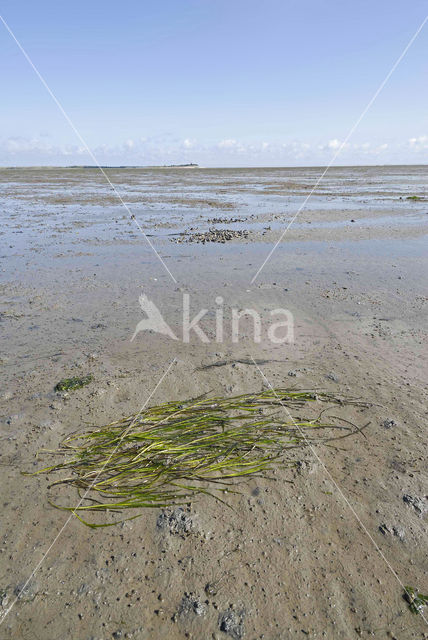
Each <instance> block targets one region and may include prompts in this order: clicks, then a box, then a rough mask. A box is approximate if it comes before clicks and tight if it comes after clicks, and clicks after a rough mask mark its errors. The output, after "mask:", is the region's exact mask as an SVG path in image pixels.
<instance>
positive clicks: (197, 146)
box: [0, 133, 428, 166]
mask: <svg viewBox="0 0 428 640" xmlns="http://www.w3.org/2000/svg"><path fill="white" fill-rule="evenodd" d="M340 146H341V142H340V140H339V139H338V138H333V139H330V140H327V141H326V142H324V143H322V142H321V143H310V142H308V141H301V140H291V141H288V142H284V141H278V140H271V141H269V140H263V141H259V142H251V143H250V142H246V141H242V140H239V139H237V138H225V139H223V140H220V141H218V142H216V141H213V142H211V143H210V144H208V143H201V142H199V141H198V140H196V139H194V138H191V137H190V136H189V137H185V138H178V137H176V136H174V135H172V134H171V133H160V134H157V135H153V136H150V137H139V136H135V137H133V138H128V139H127V140H125V141H124V142H123V143H120V144H117V145H109V144H100V145H98V146H97V147H95V148H94V149H93V151H94V154H95V156H96V158H97V159H98V161H99V162H100V164H103V165H104V164H107V165H108V164H110V165H124V164H130V165H154V164H155V165H157V164H160V165H162V164H182V163H188V162H196V163H199V164H201V165H204V166H222V165H224V166H233V165H237V164H238V165H253V166H254V165H255V166H257V165H258V164H261V165H264V166H266V165H283V166H284V165H285V166H286V165H293V164H297V165H305V164H306V165H309V164H319V165H323V164H325V163H326V162H328V161H329V160H330V159H331V155H332V153H334V152H335V151H337V149H339V148H340ZM426 149H428V136H427V135H420V136H415V137H413V138H410V139H409V140H407V141H405V142H402V143H397V142H392V143H391V142H390V141H388V142H386V141H385V142H383V141H376V143H373V142H367V141H366V142H361V143H358V142H357V143H352V144H350V143H347V144H346V145H345V147H344V149H342V151H341V154H340V156H339V158H338V162H337V164H339V163H340V162H343V163H349V164H352V163H356V164H358V163H359V164H364V163H370V159H371V158H373V161H374V162H378V161H379V160H382V162H395V163H397V162H398V163H400V162H409V163H411V162H412V157H414V156H415V154H416V153H419V154H420V153H421V152H426ZM418 162H420V158H418ZM87 163H88V164H93V162H92V160H91V158H90V157H89V156H88V154H87V152H86V150H85V149H84V148H83V147H82V146H79V145H58V144H54V143H53V141H52V139H51V137H47V136H43V137H42V136H38V137H23V136H15V137H9V138H7V139H4V140H2V141H1V140H0V164H1V165H3V166H5V165H6V166H10V165H25V164H52V165H55V164H57V165H72V164H87Z"/></svg>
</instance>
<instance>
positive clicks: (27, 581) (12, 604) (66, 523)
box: [0, 358, 177, 626]
mask: <svg viewBox="0 0 428 640" xmlns="http://www.w3.org/2000/svg"><path fill="white" fill-rule="evenodd" d="M176 361H177V359H176V358H174V359H173V360H172V362H170V364H169V366H168V369H167V370H166V371H165V373H164V374H163V375H162V377H161V379H160V380H159V381H158V383H157V384H156V386H155V388H154V389H153V391H152V392H151V393H150V395H149V397H148V398H147V400H146V401H145V402H144V404H143V406H142V407H141V409H140V410H139V411H138V413H137V414H136V415H135V417H134V420H133V421H132V423H131V424H130V425H129V427H128V428H127V429H125V431H124V432H123V434H122V435H121V437H120V440H119V442H118V444H117V445H116V447H115V449H114V450H113V451H112V452H111V454H110V455H109V457H108V458H107V460H106V461H105V463H104V464H103V465H102V467H101V469H100V470H99V471H98V473H97V475H96V476H95V478H94V480H93V482H92V484H91V485H90V486H89V487H88V488H87V489H86V491H85V493H84V494H83V496H82V497H81V498H80V500H79V502H78V503H77V505H76V506H75V507H74V509H73V511H72V512H71V513H70V515H69V516H68V518H67V520H66V521H65V522H64V524H63V525H62V527H61V529H60V530H59V531H58V533H57V534H56V536H55V538H54V539H53V541H52V542H51V544H50V545H49V547H48V548H47V549H46V551H45V553H44V554H43V556H42V558H41V560H39V562H38V563H37V564H36V566H35V568H34V569H33V571H32V573H31V575H30V577H29V578H28V579H27V580H26V581H25V583H24V585H23V587H22V588H21V589H20V591H19V593H18V595H17V596H16V598H15V599H14V600H13V602H12V603H11V605H10V606H9V607H8V608H7V609H6V611H5V612H4V613H3V616H2V618H1V619H0V626H1V625H2V624H3V622H4V620H5V618H6V616H7V615H8V614H9V613H10V611H11V610H12V609H13V607H14V606H15V604H16V603H17V601H18V600H19V596H20V595H21V593H23V591H24V590H25V588H26V587H27V585H28V584H29V582H30V581H31V580H32V579H33V578H34V576H35V575H36V573H37V571H38V570H39V569H40V567H41V566H42V564H43V562H44V561H45V559H46V557H47V556H48V554H49V552H50V550H51V549H52V547H53V546H54V545H55V543H56V542H57V541H58V539H59V538H60V536H61V535H62V533H63V532H64V531H65V529H66V528H67V526H68V524H69V522H70V520H71V519H72V517H73V515H74V512H75V511H76V509H78V508H79V507H80V505H81V504H82V502H83V501H84V499H85V498H86V496H87V495H88V493H89V491H90V490H91V489H92V487H93V486H94V484H95V483H96V481H97V480H98V477H99V476H100V474H101V473H102V471H103V469H104V468H105V466H106V465H107V464H108V463H109V461H110V460H111V458H112V456H113V455H114V454H115V453H116V451H117V449H118V448H119V446H120V443H121V442H122V440H123V438H124V437H125V436H126V434H127V433H129V430H130V429H131V427H133V426H134V424H135V422H136V420H137V419H138V418H139V416H140V414H141V412H142V411H144V409H145V407H146V406H147V403H148V402H150V399H151V398H152V396H153V395H154V393H155V392H156V390H157V388H158V387H159V385H160V384H161V383H162V382H163V380H164V378H165V377H166V375H167V374H168V373H169V371H170V369H171V367H172V365H173V364H174V363H175V362H176Z"/></svg>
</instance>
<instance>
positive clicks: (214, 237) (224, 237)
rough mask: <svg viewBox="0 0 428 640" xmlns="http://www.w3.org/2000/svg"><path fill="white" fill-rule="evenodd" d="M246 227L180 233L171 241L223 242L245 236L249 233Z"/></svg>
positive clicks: (179, 242)
mask: <svg viewBox="0 0 428 640" xmlns="http://www.w3.org/2000/svg"><path fill="white" fill-rule="evenodd" d="M249 233H250V232H249V231H248V229H213V228H211V229H209V230H208V231H201V232H198V233H186V232H185V233H182V234H180V236H178V238H174V239H173V240H172V242H176V243H178V244H181V243H185V242H188V243H189V242H196V243H202V244H205V243H206V242H220V243H222V244H224V243H225V242H228V241H229V240H233V239H235V238H247V237H248V235H249Z"/></svg>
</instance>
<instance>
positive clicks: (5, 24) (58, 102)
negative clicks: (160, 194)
mask: <svg viewBox="0 0 428 640" xmlns="http://www.w3.org/2000/svg"><path fill="white" fill-rule="evenodd" d="M0 20H1V21H2V22H3V24H4V26H5V27H6V29H7V31H8V32H9V33H10V35H11V36H12V38H13V39H14V40H15V42H16V44H17V45H18V47H19V49H20V51H21V52H22V54H23V56H24V57H25V59H26V60H27V62H28V63H29V65H30V66H31V68H32V69H33V71H34V73H35V74H36V76H37V77H38V78H39V80H40V82H41V83H42V84H43V86H44V87H45V89H46V91H47V92H48V93H49V95H50V96H51V98H52V100H53V101H54V102H55V104H56V106H57V107H58V109H59V110H60V111H61V113H62V115H63V116H64V118H65V119H66V120H67V122H68V124H69V125H70V127H71V128H72V129H73V131H74V133H75V134H76V136H77V137H78V138H79V140H80V142H81V143H82V145H83V146H84V147H85V149H86V151H87V152H88V154H89V155H90V157H91V158H92V160H93V161H94V162H95V165H96V166H97V168H98V169H99V170H100V171H101V173H102V175H103V176H104V178H105V179H106V180H107V182H108V184H109V185H110V187H111V188H112V190H113V192H114V194H115V195H116V196H117V198H118V200H119V201H120V203H121V204H122V205H123V206H124V207H125V209H126V211H127V212H128V214H129V216H130V218H131V220H133V221H134V223H135V225H136V226H137V228H138V230H139V231H140V233H141V234H142V235H143V237H144V239H145V241H146V242H147V244H148V245H149V247H150V248H151V249H152V251H153V252H154V253H155V255H156V257H157V258H158V259H159V260H160V262H161V263H162V265H163V267H164V268H165V270H166V271H167V272H168V274H169V276H170V277H171V278H172V280H173V281H174V282H175V283H177V280H176V279H175V278H174V276H173V275H172V273H171V271H170V270H169V269H168V267H167V265H166V264H165V262H164V260H163V258H162V257H161V256H160V254H159V253H158V252H157V250H156V249H155V247H154V245H153V244H152V242H151V241H150V239H149V238H148V236H147V235H146V234H145V233H144V231H143V229H142V228H141V225H140V223H139V222H138V220H137V218H136V217H135V215H134V214H133V213H132V211H131V210H130V208H129V207H128V205H127V204H126V203H125V202H124V200H123V198H122V196H121V195H120V193H119V192H118V190H117V189H116V187H115V186H114V184H113V183H112V182H111V180H110V178H109V177H108V175H107V174H106V172H105V171H104V169H103V168H102V166H101V165H100V163H99V162H98V160H97V159H96V157H95V155H94V153H93V151H92V150H91V149H90V148H89V146H88V145H87V143H86V141H85V140H84V139H83V137H82V135H81V134H80V132H79V131H78V129H77V128H76V126H75V125H74V123H73V121H72V120H71V118H70V117H69V115H68V114H67V112H66V111H65V109H64V107H63V106H62V104H61V103H60V101H59V100H58V98H57V97H56V95H55V94H54V93H53V91H52V90H51V88H50V87H49V85H48V83H47V82H46V80H45V79H44V77H43V76H42V74H41V73H40V71H39V70H38V69H37V67H36V65H35V64H34V63H33V61H32V60H31V58H30V56H29V55H28V53H27V52H26V51H25V49H24V47H23V46H22V44H21V43H20V42H19V40H18V38H17V37H16V36H15V34H14V33H13V31H12V29H11V28H10V27H9V25H8V24H7V22H6V20H5V19H4V18H3V16H2V15H0Z"/></svg>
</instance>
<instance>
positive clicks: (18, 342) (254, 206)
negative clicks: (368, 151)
mask: <svg viewBox="0 0 428 640" xmlns="http://www.w3.org/2000/svg"><path fill="white" fill-rule="evenodd" d="M322 170H323V169H322V168H316V167H312V168H272V169H269V168H260V169H204V168H181V169H178V168H147V169H145V168H141V169H138V168H132V169H131V168H129V169H126V168H124V169H106V170H105V171H106V174H107V175H108V178H109V180H110V181H111V183H112V184H113V185H114V187H115V189H116V190H117V193H118V194H119V195H120V197H121V198H122V201H123V202H120V201H119V199H118V196H117V194H116V193H115V192H114V191H113V190H112V188H111V186H110V185H109V184H108V182H107V181H106V179H105V178H104V177H103V175H102V174H101V173H100V172H99V171H98V170H97V169H92V168H88V169H83V168H78V167H77V168H69V169H60V168H41V167H40V168H11V169H0V191H1V195H2V208H1V218H2V225H1V228H0V237H1V250H0V276H1V278H0V329H1V332H2V350H1V354H0V371H1V377H2V384H1V395H0V402H1V409H0V437H1V440H2V456H1V458H2V464H1V466H0V473H1V487H2V498H3V510H2V533H1V535H2V538H1V547H0V550H1V556H0V567H1V571H0V577H1V581H0V613H5V612H7V611H8V609H9V607H10V606H11V604H13V608H12V609H11V610H10V612H8V614H7V616H6V618H5V619H4V622H3V624H2V626H1V627H0V636H1V638H5V640H8V639H9V638H10V639H12V638H13V639H15V638H23V639H28V640H29V639H30V638H40V639H41V638H43V639H45V638H46V639H48V638H49V639H50V638H52V639H54V638H55V639H56V638H79V639H80V638H82V639H88V640H89V639H90V638H91V639H93V640H95V639H96V640H107V639H110V638H141V639H143V640H145V639H150V640H153V639H154V640H156V639H158V638H159V639H161V638H165V637H167V636H170V637H172V638H195V639H198V640H199V639H205V638H213V639H214V638H216V639H218V640H221V639H222V638H224V639H225V640H227V639H228V638H238V639H239V638H248V639H251V640H255V639H256V638H268V639H275V640H276V639H278V640H280V639H281V640H282V639H287V640H288V639H289V638H299V637H310V638H343V639H346V640H348V639H349V638H352V637H362V638H369V637H376V638H398V639H400V640H402V639H404V640H406V639H407V638H409V639H410V638H417V639H419V638H424V637H425V638H426V637H428V635H427V627H426V624H425V622H424V619H423V617H422V616H421V615H420V614H414V613H412V612H411V611H410V610H409V604H408V602H406V599H405V598H404V597H403V595H404V592H403V585H411V586H412V587H413V588H415V589H416V590H417V591H418V592H421V593H427V591H428V563H427V555H426V535H427V519H426V518H427V508H428V500H427V497H426V496H427V459H426V452H427V444H428V443H427V441H428V436H427V390H426V380H427V373H428V365H427V359H426V340H427V331H428V327H427V322H426V317H427V300H428V291H427V284H426V283H427V266H428V254H427V246H428V243H427V236H428V174H427V171H426V167H422V166H421V167H418V166H395V167H338V168H332V169H331V170H330V171H329V172H328V173H327V175H326V177H325V178H324V179H323V180H322V181H321V183H320V185H319V187H318V188H317V189H316V190H315V191H314V192H313V193H311V191H312V188H313V186H314V184H315V182H316V180H317V179H318V177H319V175H320V174H321V173H322ZM308 196H310V197H309V199H307V198H308ZM306 199H307V201H306ZM124 204H125V205H126V206H124ZM302 205H303V208H302V210H301V211H300V212H299V209H300V207H302ZM298 212H299V213H298ZM296 213H298V215H297V216H296ZM131 216H135V218H133V217H131ZM290 222H292V224H291V226H290V227H289V228H288V229H287V227H288V225H289V224H290ZM142 232H144V233H142ZM275 246H276V248H275V250H274V251H273V253H272V255H271V256H270V258H269V259H268V260H267V261H266V259H267V258H268V256H269V254H270V252H271V251H272V248H273V247H275ZM265 261H266V262H265ZM264 263H265V264H264ZM263 264H264V266H263V267H262V265H263ZM261 267H262V268H261ZM141 296H145V298H146V299H148V300H149V301H150V302H151V303H152V304H153V305H155V307H156V308H157V310H158V311H159V312H160V314H161V316H162V319H163V320H164V321H165V322H166V323H167V325H168V328H169V330H170V333H169V334H168V332H163V333H159V332H156V331H153V330H151V331H147V330H141V331H137V332H136V327H137V326H138V323H139V322H141V321H142V320H143V319H144V317H145V314H144V312H143V309H142V306H141V304H140V297H141ZM186 305H187V307H186ZM186 309H187V312H188V315H189V318H190V320H191V319H193V318H194V317H195V316H197V314H198V313H199V312H200V311H201V310H203V311H204V314H203V316H202V317H201V320H200V322H199V324H198V326H199V327H200V329H201V331H202V334H203V336H204V339H201V334H200V333H198V332H197V331H195V330H193V329H192V330H190V331H189V339H188V340H186V339H185V338H186V332H185V326H184V325H185V324H186V318H185V313H186ZM245 309H252V310H254V311H255V312H256V313H257V314H258V317H259V318H260V335H259V339H257V340H255V335H256V334H255V324H254V318H253V317H252V316H251V315H248V314H247V315H243V317H242V319H241V320H240V323H239V331H238V332H237V334H236V335H234V334H233V326H232V317H233V314H234V313H237V312H242V311H243V310H245ZM278 309H285V310H287V311H288V312H289V313H290V314H291V317H292V322H293V336H292V338H293V339H292V340H291V339H290V340H289V341H287V342H282V343H275V342H272V340H271V339H270V337H271V336H272V333H271V334H269V327H271V326H272V319H273V317H274V315H273V314H274V312H275V311H276V310H278ZM220 320H221V322H220ZM220 328H221V332H220V331H219V329H220ZM220 333H221V335H220ZM134 334H135V335H134ZM256 337H257V335H256ZM132 338H133V339H132ZM236 338H237V339H236ZM253 359H254V361H255V362H256V363H259V364H257V365H254V364H252V361H253ZM165 374H166V375H165ZM73 379H76V380H77V379H79V380H82V379H85V380H88V381H90V383H88V384H86V383H85V384H84V385H81V386H79V385H77V387H78V388H77V387H76V388H73V389H72V388H70V389H68V390H67V389H61V388H58V386H57V385H58V384H59V383H60V382H61V381H64V380H66V381H69V380H73ZM269 385H271V386H272V387H274V388H278V387H279V388H290V387H293V388H294V389H306V390H308V389H309V390H319V391H325V392H328V393H331V394H334V395H335V396H340V395H343V396H344V397H345V396H346V397H353V398H358V399H359V400H361V401H362V403H363V405H364V406H363V405H352V406H343V407H337V406H334V407H332V409H331V410H330V411H329V414H328V415H331V416H339V418H341V419H343V420H348V421H349V422H351V423H352V424H357V425H360V426H365V425H368V426H367V427H366V428H365V429H364V431H363V433H356V434H355V435H352V437H347V438H346V439H343V440H342V441H338V442H337V443H335V444H334V443H331V445H327V444H326V443H320V444H316V445H315V446H314V447H307V448H306V449H304V450H303V451H299V453H298V454H296V458H295V464H294V465H293V466H290V465H287V466H281V465H276V466H274V468H273V469H272V470H271V472H270V473H269V474H267V476H266V475H263V476H260V477H252V478H250V479H247V480H246V481H245V482H242V483H240V484H239V486H237V490H238V492H237V493H233V492H231V493H229V494H228V495H227V500H226V502H227V505H225V504H224V503H222V502H219V501H216V500H215V499H213V498H211V497H210V496H206V495H198V496H197V497H196V498H195V499H192V501H189V502H186V503H184V504H180V505H173V506H171V507H169V508H165V509H162V508H159V507H154V508H147V509H145V510H144V513H143V514H142V515H141V517H139V518H138V519H136V520H132V521H127V522H124V523H122V524H119V525H116V526H112V527H107V528H100V529H89V528H87V527H85V526H84V525H83V524H82V523H81V522H80V521H79V520H78V519H77V518H75V517H71V519H70V521H69V522H68V523H67V526H66V527H65V529H64V530H63V532H62V533H61V535H60V538H59V539H58V540H57V542H56V543H55V544H54V546H53V547H52V548H51V549H50V551H49V553H48V555H47V556H46V558H45V559H44V560H43V561H42V559H43V558H44V555H45V552H46V551H47V549H48V548H49V547H50V545H51V543H52V542H53V541H54V539H55V537H56V535H57V534H58V532H59V531H60V530H61V527H62V526H63V525H64V524H65V523H66V522H67V519H68V518H69V513H67V512H62V511H59V510H57V509H55V508H53V507H52V506H51V505H50V504H49V502H48V497H49V491H48V485H49V483H50V481H51V478H48V477H46V476H44V475H39V476H35V477H30V476H27V475H22V471H26V472H31V471H36V470H37V469H39V468H41V467H42V466H43V464H45V465H46V464H48V463H52V464H53V462H54V460H53V459H52V456H51V457H49V456H48V455H46V454H45V457H42V456H40V457H37V453H38V452H40V451H41V450H46V449H47V450H55V449H57V447H58V446H59V443H60V442H61V441H62V440H63V439H64V438H65V437H67V436H69V435H70V434H72V433H73V432H74V431H76V430H80V429H87V428H88V426H91V425H93V426H102V425H106V424H108V423H111V422H112V421H114V420H120V419H122V418H124V417H125V416H130V415H133V414H135V413H136V412H138V411H139V410H140V408H141V407H142V406H143V405H144V403H148V406H153V405H158V404H162V403H165V402H167V401H179V400H184V399H188V398H195V397H197V396H199V395H201V394H208V397H209V396H210V395H213V396H222V397H227V396H232V395H233V396H236V395H239V394H248V393H252V392H257V393H260V392H262V391H263V390H266V389H267V388H269ZM57 496H58V497H59V498H61V497H63V496H62V494H61V493H58V494H57ZM65 499H66V500H67V503H68V500H73V499H75V500H76V503H77V502H78V500H79V496H78V494H77V492H76V493H75V492H74V490H71V491H70V493H69V494H67V496H64V500H65ZM117 515H118V514H117V513H110V514H109V513H107V514H105V516H104V517H105V522H110V521H113V520H115V519H117ZM40 561H42V563H41V564H40V567H39V569H38V570H37V572H36V574H35V575H34V577H33V578H32V579H31V580H30V582H29V583H28V584H26V581H27V580H28V578H29V577H30V575H31V573H32V571H33V569H34V568H35V567H36V566H37V565H38V563H39V562H40ZM24 585H25V588H23V587H24ZM15 601H16V602H15ZM424 615H425V617H426V615H427V609H425V612H424ZM424 634H425V635H424Z"/></svg>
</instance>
